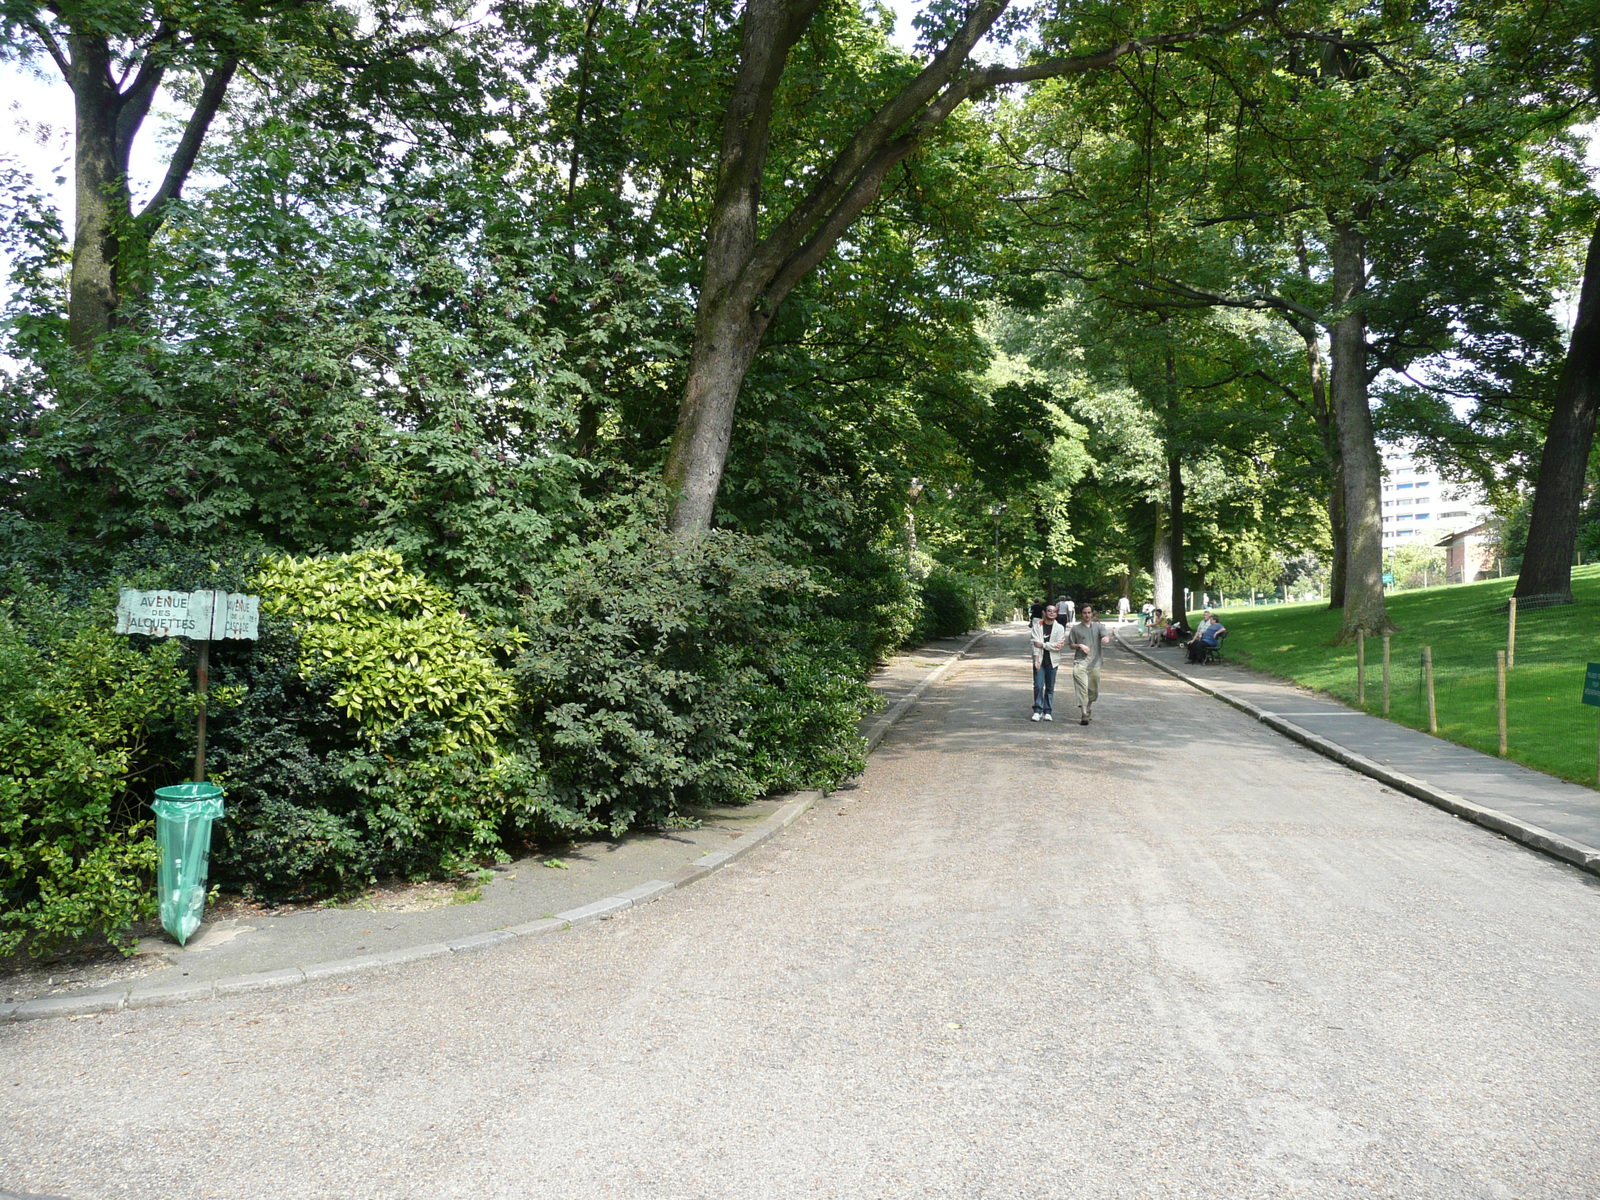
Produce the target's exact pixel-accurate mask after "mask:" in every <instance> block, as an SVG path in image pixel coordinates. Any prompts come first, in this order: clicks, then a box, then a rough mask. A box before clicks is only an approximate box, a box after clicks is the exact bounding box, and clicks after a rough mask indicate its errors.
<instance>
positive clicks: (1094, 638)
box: [1067, 603, 1111, 725]
mask: <svg viewBox="0 0 1600 1200" xmlns="http://www.w3.org/2000/svg"><path fill="white" fill-rule="evenodd" d="M1078 614H1079V620H1078V623H1077V624H1076V625H1074V626H1073V627H1072V628H1071V629H1070V630H1068V631H1067V645H1068V646H1070V647H1072V656H1073V657H1072V686H1073V690H1074V691H1076V692H1077V693H1078V724H1079V725H1087V724H1088V723H1089V721H1090V719H1091V718H1092V717H1093V716H1094V702H1095V701H1096V700H1098V699H1099V698H1100V661H1101V658H1102V657H1103V656H1104V653H1105V647H1106V644H1107V643H1108V642H1110V641H1111V635H1110V634H1109V633H1107V632H1106V627H1105V626H1104V625H1102V624H1100V622H1099V621H1097V620H1095V619H1094V605H1092V604H1087V603H1086V604H1084V605H1083V607H1082V608H1080V609H1079V610H1078Z"/></svg>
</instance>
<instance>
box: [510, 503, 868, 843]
mask: <svg viewBox="0 0 1600 1200" xmlns="http://www.w3.org/2000/svg"><path fill="white" fill-rule="evenodd" d="M823 596H824V589H823V588H822V587H821V585H820V584H818V583H817V582H816V581H815V580H814V579H813V578H812V577H811V576H810V574H809V573H808V572H806V571H804V570H801V569H798V568H795V567H790V566H786V565H784V564H783V563H781V562H780V561H779V560H778V559H777V558H776V557H775V556H774V555H773V554H772V553H771V551H770V550H769V549H768V548H767V547H766V546H765V545H764V544H763V543H762V542H761V541H759V540H757V539H755V538H751V537H747V536H743V535H738V534H730V533H713V534H709V535H707V536H705V537H703V538H701V539H699V540H698V541H696V542H694V543H692V544H686V545H679V544H676V543H674V542H673V541H672V540H671V539H670V538H669V537H668V536H667V535H666V534H664V533H661V532H659V520H658V519H656V518H654V517H653V516H651V515H650V514H646V513H635V514H633V515H628V516H624V517H622V518H621V519H620V521H619V524H618V526H617V527H614V528H612V529H610V530H609V531H608V532H606V533H605V534H604V535H603V536H601V537H598V538H597V539H596V540H594V541H592V542H590V543H588V544H586V545H584V546H582V547H579V548H576V549H574V550H573V551H571V552H569V553H568V554H566V555H564V556H563V557H562V558H560V559H559V560H558V561H557V562H556V563H555V564H553V565H552V568H551V570H550V573H549V575H548V577H547V579H546V581H545V582H544V583H543V585H542V586H540V587H538V588H537V589H536V591H535V594H534V596H533V597H532V598H531V600H530V602H529V603H528V605H527V608H526V610H525V628H526V630H527V632H528V634H529V638H530V641H529V645H528V648H527V650H526V651H525V652H524V653H523V654H522V656H521V658H520V659H519V661H518V665H517V677H518V682H519V684H520V686H521V688H522V692H523V696H524V698H525V717H524V719H525V722H526V728H527V730H528V733H529V736H530V737H531V738H532V739H533V740H534V741H536V742H537V744H538V746H539V750H540V759H541V761H542V762H543V763H544V764H545V765H546V769H547V770H548V772H549V780H550V788H551V793H552V796H553V799H554V801H555V802H556V803H557V804H559V805H561V806H563V807H565V808H571V809H577V810H580V811H582V812H584V813H585V814H586V815H588V816H590V817H592V818H593V819H595V820H597V821H600V822H603V823H604V824H605V825H606V826H607V827H608V828H609V829H610V830H611V831H612V832H613V833H621V832H622V831H624V830H626V829H628V828H630V827H632V826H637V825H646V826H661V825H671V824H673V823H675V822H677V821H681V820H683V819H684V814H685V810H687V809H690V808H692V807H694V806H695V805H700V804H707V803H720V802H742V801H748V800H751V799H753V798H755V797H756V796H758V795H761V794H762V793H764V792H766V791H768V790H771V789H773V788H779V787H799V786H832V785H834V784H836V783H837V782H838V781H839V780H840V779H841V778H843V777H844V776H846V775H848V774H851V773H853V772H855V771H857V770H859V769H860V765H861V750H860V738H859V736H858V735H857V734H856V731H855V723H856V722H857V721H858V720H859V719H860V716H861V714H862V713H863V712H865V711H866V709H867V707H868V706H869V704H870V702H871V700H870V693H869V692H868V690H867V689H866V688H865V686H864V685H862V684H861V683H860V682H859V669H858V666H857V663H856V660H855V652H854V650H853V649H852V648H851V647H850V646H849V644H848V639H847V638H846V637H845V636H843V634H844V631H843V630H841V628H840V626H839V625H838V623H837V622H833V621H829V620H827V619H825V618H820V617H819V616H818V615H817V611H816V610H817V604H818V601H819V599H821V598H823Z"/></svg>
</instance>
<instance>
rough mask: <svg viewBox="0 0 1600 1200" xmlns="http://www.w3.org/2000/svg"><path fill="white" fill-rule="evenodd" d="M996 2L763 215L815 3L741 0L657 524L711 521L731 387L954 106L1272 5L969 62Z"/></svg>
mask: <svg viewBox="0 0 1600 1200" xmlns="http://www.w3.org/2000/svg"><path fill="white" fill-rule="evenodd" d="M1008 4H1009V0H979V2H978V3H975V4H972V5H971V6H970V7H969V8H967V9H966V11H965V12H964V14H963V15H962V16H961V18H960V20H959V22H958V24H957V25H956V26H955V28H954V30H953V31H952V32H951V33H950V35H949V36H948V38H947V39H946V40H945V41H944V43H943V45H942V46H941V47H940V48H939V49H938V50H937V51H936V52H935V53H934V54H933V55H932V56H931V57H930V58H929V60H928V61H927V62H926V64H924V65H923V66H922V67H921V69H920V70H917V71H916V73H915V74H914V75H913V76H912V77H911V78H910V79H909V80H905V81H904V82H902V83H901V84H900V85H899V86H898V87H897V88H895V89H894V90H893V91H892V92H891V94H890V95H889V96H888V98H887V99H886V100H884V101H883V102H882V103H881V104H879V105H878V107H877V108H876V109H875V110H874V111H873V112H872V113H871V114H870V115H868V116H867V117H866V118H865V119H864V120H861V121H860V122H859V124H857V125H856V126H855V128H854V130H853V132H852V133H851V134H850V135H849V137H848V138H847V139H845V140H844V143H843V145H842V146H840V148H839V149H838V151H837V152H836V153H835V154H834V155H833V157H832V159H831V161H829V162H827V163H824V164H822V165H821V166H820V168H819V169H818V170H817V171H816V172H815V174H814V176H813V177H812V178H810V179H809V180H808V181H806V182H805V185H804V187H803V190H802V191H801V192H800V194H799V195H798V196H797V197H796V198H795V199H794V201H793V202H792V203H791V204H789V205H788V206H787V208H786V210H785V211H782V212H781V213H776V212H767V211H764V202H765V195H766V184H767V180H766V164H767V159H768V155H769V151H770V149H771V143H772V137H773V124H772V115H773V105H774V100H775V98H776V96H777V93H778V89H779V86H780V84H781V83H782V81H783V76H784V71H785V68H786V66H787V64H788V61H789V55H790V52H791V51H792V50H793V49H794V47H795V45H796V43H797V42H798V41H799V40H800V38H801V37H802V36H803V35H804V34H805V32H806V29H807V27H808V26H809V25H810V24H811V22H812V19H813V18H814V17H815V16H816V14H817V11H818V8H819V7H820V5H821V0H747V3H746V5H745V9H744V15H743V26H742V40H741V46H740V54H739V66H738V71H737V74H736V76H735V79H734V84H733V89H732V92H731V95H730V96H729V99H728V101H727V105H726V108H725V111H724V115H723V126H722V143H721V153H720V156H719V159H718V164H717V176H716V190H715V194H714V196H713V199H712V205H711V213H710V219H709V221H708V222H707V233H706V248H705V263H704V271H703V274H702V277H701V282H700V294H699V301H698V308H697V311H696V316H695V335H694V348H693V351H692V352H691V354H690V358H689V370H688V378H687V379H686V381H685V384H684V391H683V401H682V404H681V405H680V408H679V412H678V423H677V428H676V431H675V433H674V435H673V440H672V446H671V449H670V451H669V453H668V456H667V463H666V468H665V472H664V477H665V480H666V484H667V487H668V489H669V491H670V492H671V493H672V495H673V496H674V500H673V502H672V509H671V515H670V518H669V520H670V525H671V528H672V530H673V531H674V532H675V533H676V534H678V535H679V536H691V535H694V534H697V533H699V532H702V531H704V530H706V529H708V528H709V527H710V525H711V519H712V514H713V510H714V507H715V504H716V498H717V492H718V489H719V488H720V486H721V481H722V472H723V469H724V466H725V464H726V461H727V454H728V444H729V438H730V435H731V433H732V429H733V415H734V409H735V406H736V404H737V402H738V398H739V389H740V387H741V385H742V384H743V381H744V377H745V375H746V373H747V372H748V371H749V369H750V365H751V363H752V362H753V361H754V358H755V355H756V352H757V350H758V349H759V347H760V345H761V342H762V338H763V337H764V336H765V334H766V331H767V328H768V326H769V325H770V324H771V322H772V319H773V316H774V314H775V313H776V312H777V310H778V307H779V306H780V305H781V304H782V303H783V302H784V300H785V299H786V298H787V297H788V295H789V294H790V292H791V291H792V290H793V289H794V287H795V285H796V284H797V283H798V282H799V281H800V280H802V279H803V278H805V277H806V276H807V275H808V274H810V273H811V271H813V270H814V269H815V268H816V267H817V265H818V264H819V263H820V262H822V261H823V259H824V258H826V257H827V256H828V255H829V254H830V253H831V252H832V251H833V249H834V246H835V245H836V244H837V243H838V241H839V239H840V237H841V236H843V234H844V233H845V231H846V230H847V229H849V228H850V227H851V226H852V225H853V224H854V223H855V221H856V220H857V219H858V218H859V217H860V216H861V214H862V213H863V212H864V211H865V210H866V209H867V208H868V206H869V205H871V204H872V203H873V202H874V201H875V200H877V198H878V196H879V195H880V193H881V191H882V188H883V185H884V182H885V180H886V179H887V177H888V175H889V173H890V171H892V170H893V169H894V168H895V167H896V166H897V165H898V164H900V163H902V162H904V161H905V160H906V158H908V157H909V156H910V155H911V154H912V153H914V152H915V151H916V150H917V149H918V148H919V147H920V146H922V145H923V144H924V143H926V142H927V140H928V139H929V138H930V136H932V135H933V134H934V133H935V131H937V130H938V129H939V128H940V127H941V126H942V125H943V124H944V123H945V122H946V121H947V120H948V119H949V118H950V116H951V115H952V114H953V113H954V112H955V111H956V110H957V109H958V108H959V107H960V106H961V105H962V104H963V103H965V102H966V101H967V100H969V99H971V98H972V97H974V96H978V95H982V94H984V93H987V92H989V91H992V90H993V89H995V88H997V87H1001V86H1004V85H1008V84H1016V83H1026V82H1030V81H1034V80H1041V79H1050V78H1057V77H1061V76H1068V75H1079V74H1084V73H1086V72H1092V71H1098V70H1104V69H1106V68H1109V67H1111V66H1113V65H1115V64H1116V63H1117V62H1119V61H1120V60H1121V59H1123V58H1125V57H1127V56H1128V55H1131V54H1136V53H1139V52H1142V51H1144V50H1147V49H1151V48H1155V47H1158V46H1175V45H1182V44H1186V43H1190V42H1196V41H1199V40H1201V39H1205V38H1210V37H1215V36H1220V35H1224V34H1227V33H1230V32H1232V31H1234V30H1236V29H1239V28H1242V27H1243V26H1245V25H1248V24H1250V23H1251V22H1253V21H1256V20H1258V19H1260V18H1261V17H1263V16H1265V15H1266V14H1268V13H1269V12H1271V11H1273V9H1274V8H1275V4H1269V5H1267V6H1265V7H1260V8H1255V9H1251V10H1250V11H1248V12H1245V13H1242V14H1239V15H1236V16H1234V17H1232V18H1231V19H1229V20H1226V21H1223V22H1221V23H1219V24H1203V23H1198V24H1196V25H1194V26H1193V27H1191V28H1189V29H1187V30H1182V31H1176V32H1167V33H1153V34H1147V35H1143V36H1138V37H1130V36H1120V37H1115V38H1112V39H1109V40H1108V42H1107V43H1106V44H1105V45H1104V47H1103V48H1102V49H1100V50H1097V51H1095V52H1093V53H1090V54H1072V55H1065V56H1056V57H1048V58H1041V59H1039V60H1037V61H1035V62H1032V63H1028V64H1025V65H1022V66H1017V67H1004V66H973V65H970V64H969V60H970V58H971V55H972V53H973V51H974V50H975V49H976V47H977V46H978V44H979V42H980V41H982V40H983V38H984V37H985V36H986V35H987V34H988V33H989V31H990V30H991V29H992V28H993V27H994V25H995V23H996V22H997V21H999V20H1000V18H1001V17H1002V16H1003V15H1004V14H1005V12H1006V9H1007V7H1008ZM763 217H765V218H766V220H765V221H764V220H763ZM763 229H764V230H765V232H763Z"/></svg>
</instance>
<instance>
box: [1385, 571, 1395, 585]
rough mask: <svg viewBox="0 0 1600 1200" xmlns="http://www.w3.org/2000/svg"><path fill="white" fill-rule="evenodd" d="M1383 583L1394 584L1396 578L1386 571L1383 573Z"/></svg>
mask: <svg viewBox="0 0 1600 1200" xmlns="http://www.w3.org/2000/svg"><path fill="white" fill-rule="evenodd" d="M1383 581H1384V582H1385V583H1393V582H1394V576H1393V575H1391V574H1390V573H1389V572H1388V571H1385V572H1384V573H1383Z"/></svg>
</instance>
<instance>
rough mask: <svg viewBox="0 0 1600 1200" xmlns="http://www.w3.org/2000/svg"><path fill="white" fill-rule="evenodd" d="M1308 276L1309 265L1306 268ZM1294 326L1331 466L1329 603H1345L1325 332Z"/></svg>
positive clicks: (1340, 472)
mask: <svg viewBox="0 0 1600 1200" xmlns="http://www.w3.org/2000/svg"><path fill="white" fill-rule="evenodd" d="M1307 275H1308V276H1309V268H1307ZM1295 329H1296V331H1297V332H1298V333H1299V334H1300V338H1301V340H1302V341H1304V342H1305V347H1306V369H1307V371H1308V372H1309V373H1310V375H1311V416H1312V419H1313V420H1314V421H1315V422H1316V424H1317V436H1318V437H1319V438H1321V440H1322V460H1323V462H1324V463H1325V464H1326V465H1327V468H1328V529H1329V532H1330V533H1331V534H1332V537H1333V562H1332V563H1331V564H1329V568H1328V607H1329V608H1343V607H1344V576H1345V559H1346V557H1347V556H1348V554H1349V546H1348V538H1347V537H1346V531H1345V521H1344V467H1343V466H1342V465H1341V464H1340V459H1339V429H1338V423H1337V422H1336V421H1335V420H1334V418H1333V408H1332V406H1331V405H1330V404H1329V403H1328V376H1327V370H1326V363H1325V362H1324V360H1323V357H1322V340H1321V338H1322V332H1321V330H1320V329H1319V328H1318V327H1317V326H1316V325H1314V324H1312V323H1311V322H1309V321H1304V322H1296V323H1295Z"/></svg>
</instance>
